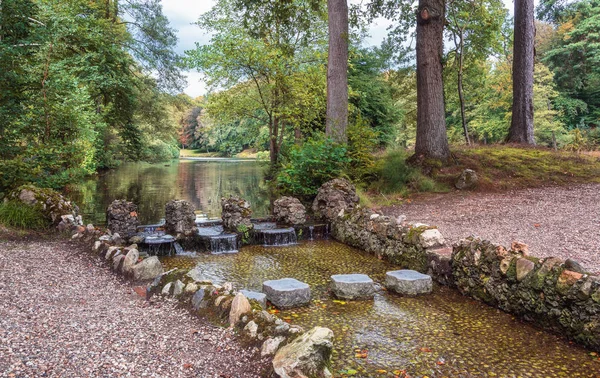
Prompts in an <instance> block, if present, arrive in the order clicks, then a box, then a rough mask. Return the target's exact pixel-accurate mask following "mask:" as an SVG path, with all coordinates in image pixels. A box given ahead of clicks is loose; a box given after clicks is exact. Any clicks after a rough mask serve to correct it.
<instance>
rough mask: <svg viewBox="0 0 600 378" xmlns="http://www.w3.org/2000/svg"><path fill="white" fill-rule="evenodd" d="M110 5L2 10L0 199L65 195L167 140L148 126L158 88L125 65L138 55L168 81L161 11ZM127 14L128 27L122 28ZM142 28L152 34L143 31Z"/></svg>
mask: <svg viewBox="0 0 600 378" xmlns="http://www.w3.org/2000/svg"><path fill="white" fill-rule="evenodd" d="M113 5H114V7H113V6H111V7H109V8H106V7H105V5H104V4H101V3H95V2H88V1H85V0H72V1H68V2H66V1H64V0H50V1H39V0H33V1H23V0H6V1H3V2H2V7H0V25H2V27H1V28H0V85H1V87H2V91H1V92H0V119H2V124H1V125H0V168H1V169H2V175H1V176H2V178H1V179H0V191H5V190H7V189H9V188H12V187H15V186H18V185H19V184H22V183H25V182H32V183H36V184H37V185H40V186H51V187H60V186H63V185H65V184H66V183H68V182H71V181H73V180H76V179H78V178H80V177H82V176H83V175H86V174H90V173H93V172H94V171H95V170H96V169H98V168H103V167H111V166H114V165H116V164H117V162H118V160H124V159H132V160H137V159H139V158H140V156H142V155H143V153H140V150H141V149H142V148H143V145H144V144H145V143H148V142H149V141H152V140H153V138H157V139H160V140H168V138H165V135H166V134H168V133H170V132H171V133H172V132H173V131H172V130H171V131H169V129H168V128H165V127H163V126H164V125H165V122H155V121H156V120H157V118H156V117H155V116H156V115H157V112H156V111H148V107H147V106H146V105H147V104H148V102H149V101H147V100H150V101H151V102H152V103H153V106H152V107H150V110H155V109H156V110H160V109H163V108H164V104H165V101H166V100H168V99H167V98H163V99H162V100H161V101H156V100H157V96H158V95H157V93H158V92H159V89H158V88H159V87H158V85H157V81H156V80H155V79H152V78H150V77H148V76H145V74H144V72H143V69H142V67H141V66H140V65H139V64H138V62H136V60H134V59H133V57H132V56H131V51H133V50H136V51H138V52H142V50H143V48H141V47H140V45H142V44H143V45H146V51H145V53H144V55H145V58H144V59H142V58H141V57H140V56H138V58H139V61H142V62H145V63H153V64H152V67H154V68H157V67H161V70H159V71H158V73H159V77H161V78H162V77H163V75H162V73H164V74H165V75H167V74H168V75H170V76H169V78H168V80H167V81H169V82H171V83H174V81H176V80H175V79H176V76H177V75H176V73H177V71H178V69H177V68H176V67H174V66H173V65H172V63H174V62H171V63H168V62H167V61H168V60H169V59H171V58H173V55H172V54H173V50H172V48H173V47H174V44H175V41H174V40H173V39H172V38H171V39H169V38H170V37H169V30H167V29H168V28H166V19H164V16H162V13H161V7H160V3H159V2H157V1H154V0H153V1H144V2H141V1H137V0H133V1H129V2H127V4H123V6H122V7H120V6H119V4H118V2H117V1H114V2H113ZM134 8H135V11H134ZM125 13H127V14H128V15H129V17H130V19H131V20H132V22H122V21H121V19H120V17H121V16H123V15H124V14H125ZM132 15H133V16H132ZM140 25H141V26H142V27H144V28H145V27H146V26H148V25H153V29H152V30H151V31H150V30H149V29H148V30H146V31H141V30H139V27H140ZM127 27H130V29H129V30H128V29H127ZM136 30H137V31H136ZM170 32H172V31H170ZM170 35H171V37H173V34H172V33H171V34H170ZM148 49H151V50H152V51H149V50H148ZM136 55H137V54H136ZM165 56H167V58H168V59H167V60H164V59H163V60H162V63H160V64H159V61H160V59H161V57H162V58H164V57H165ZM154 63H156V64H154ZM167 65H170V67H167ZM160 80H161V82H162V83H165V82H164V81H162V79H160ZM165 86H166V84H165ZM171 87H172V86H171ZM152 96H154V97H153V98H151V97H152ZM144 107H146V108H145V109H143V110H141V109H142V108H144ZM152 117H154V118H152ZM159 118H160V120H161V121H164V120H165V119H166V114H165V113H162V114H159ZM146 121H148V122H146ZM148 125H152V126H148ZM165 130H166V131H165ZM148 135H150V137H149V136H148Z"/></svg>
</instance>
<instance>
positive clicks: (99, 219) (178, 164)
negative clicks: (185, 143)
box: [67, 159, 269, 224]
mask: <svg viewBox="0 0 600 378" xmlns="http://www.w3.org/2000/svg"><path fill="white" fill-rule="evenodd" d="M266 169H267V167H266V166H265V165H264V164H263V163H260V162H257V161H254V160H234V159H219V160H217V159H207V160H179V161H177V160H174V161H172V162H170V163H161V164H148V163H125V164H123V165H121V166H120V167H119V168H117V169H113V170H109V171H106V172H102V173H99V174H98V175H96V176H94V177H91V178H88V179H86V180H84V181H82V182H80V183H79V184H76V185H73V186H71V187H70V188H69V190H68V193H67V195H68V196H69V197H70V198H71V199H72V200H73V201H75V203H77V205H78V206H79V207H80V210H81V213H82V215H83V219H84V222H85V223H93V224H105V223H106V208H107V207H108V205H110V203H111V202H112V201H113V200H115V199H126V200H128V201H132V202H134V203H135V204H137V205H138V216H139V218H140V222H141V223H142V224H150V223H156V222H158V221H160V219H161V218H163V217H164V213H165V204H166V203H167V202H168V201H170V200H172V199H183V200H186V201H189V202H191V203H193V204H194V205H195V206H196V210H199V211H201V212H202V213H205V214H206V215H207V216H208V217H210V218H212V217H219V216H220V215H221V197H223V196H228V195H230V194H232V195H239V196H241V197H243V198H245V199H246V200H248V201H249V202H250V204H251V205H252V209H253V211H254V213H253V216H256V217H261V216H265V215H267V214H268V211H269V197H268V190H267V185H266V184H265V181H264V173H265V171H266Z"/></svg>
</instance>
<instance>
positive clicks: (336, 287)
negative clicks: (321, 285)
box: [331, 274, 375, 299]
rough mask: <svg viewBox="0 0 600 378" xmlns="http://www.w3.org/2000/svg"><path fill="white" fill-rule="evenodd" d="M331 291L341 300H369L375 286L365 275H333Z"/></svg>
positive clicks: (373, 293)
mask: <svg viewBox="0 0 600 378" xmlns="http://www.w3.org/2000/svg"><path fill="white" fill-rule="evenodd" d="M331 290H332V291H333V294H335V296H336V297H338V298H342V299H369V298H373V296H374V295H375V284H374V282H373V280H372V279H371V278H370V277H369V276H367V275H366V274H334V275H333V276H331Z"/></svg>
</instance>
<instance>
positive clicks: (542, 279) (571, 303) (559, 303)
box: [331, 208, 600, 350]
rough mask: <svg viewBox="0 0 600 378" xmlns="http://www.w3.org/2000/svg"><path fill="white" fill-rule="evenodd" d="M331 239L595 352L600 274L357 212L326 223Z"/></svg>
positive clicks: (599, 339) (516, 248)
mask: <svg viewBox="0 0 600 378" xmlns="http://www.w3.org/2000/svg"><path fill="white" fill-rule="evenodd" d="M331 234H332V236H333V237H334V238H335V239H337V240H338V241H340V242H342V243H345V244H348V245H351V246H353V247H356V248H359V249H362V250H364V251H367V252H369V253H372V254H374V255H376V256H377V257H378V258H384V259H386V260H388V261H390V262H392V263H394V264H397V265H399V266H400V267H402V268H406V269H414V270H417V271H419V272H422V273H427V274H429V275H431V276H432V278H433V279H435V280H436V281H437V282H438V283H441V284H443V285H449V286H456V287H457V289H458V290H459V291H460V292H461V293H463V294H464V295H467V296H469V297H472V298H474V299H477V300H480V301H483V302H485V303H487V304H488V305H490V306H493V307H496V308H499V309H501V310H503V311H506V312H508V313H511V314H514V315H516V316H518V317H519V318H522V319H525V320H527V321H530V322H533V323H535V324H537V325H538V326H541V327H542V328H544V329H547V330H549V331H552V332H556V333H558V334H561V335H564V336H567V337H569V338H570V339H573V340H575V341H577V342H578V343H580V344H583V345H586V346H588V347H591V348H594V349H596V350H597V349H598V348H600V277H598V276H594V275H588V274H585V273H584V272H581V271H574V270H569V269H575V268H571V265H572V264H569V263H568V262H567V263H565V261H562V260H560V259H557V258H552V257H551V258H545V259H539V258H536V257H533V256H528V254H527V246H526V245H524V244H521V243H513V245H512V246H511V249H510V250H507V249H506V248H504V247H502V246H500V245H496V244H493V243H491V242H489V241H485V240H480V239H476V238H472V237H470V238H467V239H464V240H461V241H460V242H459V243H458V244H456V245H454V246H453V248H450V247H447V246H445V245H444V240H443V237H442V236H441V234H440V233H439V231H438V230H437V229H436V228H435V227H431V226H427V225H420V224H413V225H411V224H405V223H403V222H402V221H401V220H398V219H394V218H390V217H387V216H383V215H381V214H378V213H377V212H375V211H373V210H370V209H364V208H357V209H355V210H354V211H352V212H350V213H348V214H342V215H341V216H339V217H337V218H335V219H333V220H332V223H331Z"/></svg>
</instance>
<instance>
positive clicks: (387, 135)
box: [348, 49, 401, 147]
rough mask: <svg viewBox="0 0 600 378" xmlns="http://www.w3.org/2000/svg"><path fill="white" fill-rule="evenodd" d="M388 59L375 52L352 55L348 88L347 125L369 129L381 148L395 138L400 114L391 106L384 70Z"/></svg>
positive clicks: (379, 52) (388, 84)
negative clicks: (361, 125) (348, 121)
mask: <svg viewBox="0 0 600 378" xmlns="http://www.w3.org/2000/svg"><path fill="white" fill-rule="evenodd" d="M388 60H389V57H388V56H386V54H385V53H384V52H383V51H381V50H379V49H360V50H358V51H355V52H353V53H352V58H351V61H350V70H349V72H348V85H349V86H350V93H349V97H350V98H349V102H350V104H351V110H352V111H351V113H350V121H351V122H355V123H358V122H360V123H362V124H363V125H364V126H368V127H370V128H372V129H373V130H374V131H375V133H374V134H373V135H372V137H373V138H375V141H376V142H377V144H378V145H379V146H381V147H385V146H387V145H389V144H390V143H391V142H393V141H394V140H395V138H396V134H397V129H396V125H397V123H398V122H399V120H400V118H401V111H400V109H398V108H397V107H396V106H394V98H393V87H392V85H391V83H390V82H389V81H388V80H386V78H385V74H384V70H385V68H386V66H387V64H388Z"/></svg>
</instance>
